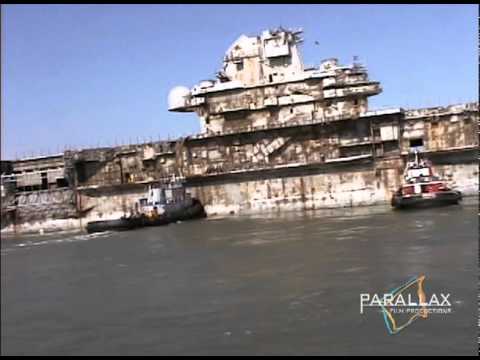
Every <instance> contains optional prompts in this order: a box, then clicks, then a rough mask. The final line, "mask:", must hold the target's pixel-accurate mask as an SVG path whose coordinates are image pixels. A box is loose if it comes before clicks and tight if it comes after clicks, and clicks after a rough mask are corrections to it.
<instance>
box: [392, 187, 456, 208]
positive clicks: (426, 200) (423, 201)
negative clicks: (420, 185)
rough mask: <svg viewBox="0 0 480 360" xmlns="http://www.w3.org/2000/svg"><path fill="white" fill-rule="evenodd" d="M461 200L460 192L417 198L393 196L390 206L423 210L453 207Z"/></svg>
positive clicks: (440, 193)
mask: <svg viewBox="0 0 480 360" xmlns="http://www.w3.org/2000/svg"><path fill="white" fill-rule="evenodd" d="M461 200H462V193H461V192H460V191H453V190H452V191H442V192H438V193H433V194H429V195H427V196H426V194H419V195H417V196H410V197H405V196H402V195H399V194H395V195H394V196H393V197H392V206H393V207H394V208H396V209H410V208H425V207H436V206H446V205H455V204H458V203H459V202H460V201H461Z"/></svg>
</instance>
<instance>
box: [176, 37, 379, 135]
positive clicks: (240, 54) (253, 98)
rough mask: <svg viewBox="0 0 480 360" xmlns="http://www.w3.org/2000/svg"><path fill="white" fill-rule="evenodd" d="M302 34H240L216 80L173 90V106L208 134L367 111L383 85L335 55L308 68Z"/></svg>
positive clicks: (347, 115)
mask: <svg viewBox="0 0 480 360" xmlns="http://www.w3.org/2000/svg"><path fill="white" fill-rule="evenodd" d="M301 34H302V31H301V30H297V31H293V30H285V29H281V28H280V29H275V30H267V31H264V32H263V33H262V34H261V35H260V36H251V37H249V36H245V35H241V36H240V37H239V38H238V39H237V40H236V41H235V42H234V43H233V44H232V45H231V46H230V48H229V49H228V50H227V52H226V54H225V57H224V60H223V68H222V69H221V70H220V71H219V72H218V74H217V78H216V79H214V80H204V81H201V82H200V83H199V84H198V85H196V86H194V87H193V88H192V89H187V88H185V87H176V88H174V89H173V90H172V92H171V93H170V96H169V109H170V110H171V111H195V112H196V113H197V114H198V116H199V118H200V121H201V128H202V132H204V133H208V134H211V133H228V132H232V131H238V130H241V129H247V128H249V127H253V128H262V127H271V126H275V125H282V124H289V123H302V122H304V123H305V122H310V121H322V120H324V121H328V120H331V119H336V118H355V117H358V116H360V115H362V114H366V113H367V111H368V97H369V96H372V95H376V94H379V93H380V92H381V87H380V84H379V83H378V82H377V81H371V80H369V78H368V72H367V69H366V68H365V67H364V66H362V65H361V64H359V63H353V64H352V65H348V66H343V65H341V64H339V62H338V60H337V59H334V58H332V59H327V60H324V61H322V62H321V63H320V65H319V66H316V67H310V68H305V67H304V64H303V61H302V59H301V55H300V48H299V46H300V44H301V42H302V38H301Z"/></svg>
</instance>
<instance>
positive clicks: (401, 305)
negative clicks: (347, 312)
mask: <svg viewBox="0 0 480 360" xmlns="http://www.w3.org/2000/svg"><path fill="white" fill-rule="evenodd" d="M424 281H425V275H421V276H414V277H413V278H411V279H410V280H408V281H407V282H405V283H404V284H403V285H400V286H398V287H396V288H395V289H393V290H391V291H390V292H388V293H385V294H382V295H381V296H380V295H379V294H373V296H372V295H371V294H368V293H362V294H360V314H363V313H364V308H366V307H378V308H380V311H381V313H382V316H383V320H384V321H385V326H386V328H387V330H388V333H389V334H390V335H394V334H397V333H398V332H400V331H401V330H403V329H405V328H406V327H407V326H409V325H411V324H412V323H413V322H414V321H416V320H418V319H427V318H428V316H429V315H430V314H450V313H451V304H450V301H449V297H450V294H444V293H440V294H439V296H437V294H432V296H430V297H429V298H428V299H427V295H426V294H425V291H424V286H423V285H424ZM427 300H428V301H427Z"/></svg>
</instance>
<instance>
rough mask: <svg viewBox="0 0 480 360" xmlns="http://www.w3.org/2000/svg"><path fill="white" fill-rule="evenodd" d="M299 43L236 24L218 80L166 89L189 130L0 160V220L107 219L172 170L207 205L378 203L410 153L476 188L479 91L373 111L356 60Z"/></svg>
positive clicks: (214, 209) (8, 228)
mask: <svg viewBox="0 0 480 360" xmlns="http://www.w3.org/2000/svg"><path fill="white" fill-rule="evenodd" d="M302 41H303V40H302V31H301V30H289V29H283V28H277V29H272V30H266V31H264V32H262V33H261V34H260V35H258V36H245V35H242V36H240V37H239V38H238V39H237V40H236V41H235V42H234V43H233V44H232V45H231V46H230V48H229V49H228V50H227V52H226V54H225V56H224V59H223V67H222V68H221V69H220V70H219V71H218V73H217V74H216V78H215V79H211V80H204V81H200V82H199V84H198V85H196V86H194V87H193V88H191V89H189V88H186V87H183V86H177V87H175V88H173V89H172V90H171V92H170V94H169V98H168V107H169V110H170V111H172V112H178V113H179V114H178V117H179V121H181V120H182V119H181V118H182V114H181V113H183V112H195V113H196V114H197V115H198V118H199V121H200V125H201V126H200V127H201V131H200V133H198V134H195V135H192V136H187V137H182V138H178V139H174V140H171V139H169V140H165V141H160V140H159V141H148V142H143V143H136V144H130V145H122V146H114V147H99V148H90V149H81V150H78V149H77V150H75V149H70V150H66V151H64V152H63V153H60V154H56V155H50V156H43V157H32V158H23V159H19V160H12V161H8V160H2V169H1V171H2V177H1V179H2V183H1V187H2V193H1V196H2V199H1V200H2V208H1V211H2V214H1V220H2V232H20V233H21V232H28V231H39V230H42V231H43V230H45V231H47V230H67V229H80V228H82V227H85V225H86V224H87V222H89V221H96V220H104V219H115V218H118V217H120V216H122V215H125V214H128V213H130V212H132V211H133V210H134V209H136V208H137V207H138V202H139V199H141V198H143V197H144V196H145V193H146V192H147V191H148V189H149V188H150V187H151V186H152V185H153V184H156V183H158V182H161V181H165V179H169V178H172V177H175V178H176V179H183V184H184V186H185V188H186V190H187V192H188V193H189V194H190V195H191V196H192V197H194V198H196V199H199V200H200V202H201V203H202V204H203V206H204V208H205V211H206V213H207V215H209V216H211V215H222V216H223V215H231V214H251V213H258V212H265V211H271V212H276V211H288V210H308V209H322V208H334V207H354V206H365V205H374V204H383V203H389V202H390V199H391V197H392V194H394V193H395V191H396V190H397V189H398V188H399V187H400V186H401V184H402V175H403V171H404V168H405V165H406V164H407V163H408V161H409V159H410V158H411V156H412V154H413V153H421V154H422V157H423V158H425V159H426V160H428V161H429V163H430V164H431V165H432V168H433V169H434V171H435V173H436V174H438V175H439V176H440V177H442V178H443V179H446V180H447V182H448V184H449V186H451V187H453V188H455V189H457V190H459V191H461V192H462V193H463V195H464V196H469V195H477V194H478V121H479V117H478V103H463V104H447V105H444V106H438V107H431V108H420V109H404V108H400V107H399V108H390V109H371V108H369V106H368V99H369V97H371V96H375V95H378V94H380V93H381V92H382V87H381V85H380V83H379V82H378V81H375V80H372V79H370V78H369V76H368V72H367V69H366V68H365V66H363V65H362V64H360V63H358V62H357V61H356V60H355V59H354V61H353V63H352V64H349V65H342V64H340V63H339V62H338V60H337V59H335V58H331V59H326V60H323V61H319V62H318V65H316V66H312V67H306V66H305V65H304V63H303V61H302V58H301V51H300V50H301V43H302ZM199 56H201V55H199ZM192 66H193V64H192ZM399 76H408V74H399ZM439 84H442V86H448V84H443V83H442V81H441V79H439ZM387 90H388V89H387ZM414 91H415V84H412V92H414ZM147 136H148V134H147Z"/></svg>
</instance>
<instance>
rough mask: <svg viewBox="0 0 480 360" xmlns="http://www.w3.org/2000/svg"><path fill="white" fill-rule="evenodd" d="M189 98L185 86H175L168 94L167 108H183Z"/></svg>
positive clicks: (188, 91)
mask: <svg viewBox="0 0 480 360" xmlns="http://www.w3.org/2000/svg"><path fill="white" fill-rule="evenodd" d="M189 96H190V90H189V89H188V88H187V87H185V86H175V87H174V88H173V89H172V90H170V92H169V93H168V108H169V109H176V108H180V107H184V106H185V105H186V103H187V99H188V97H189Z"/></svg>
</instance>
